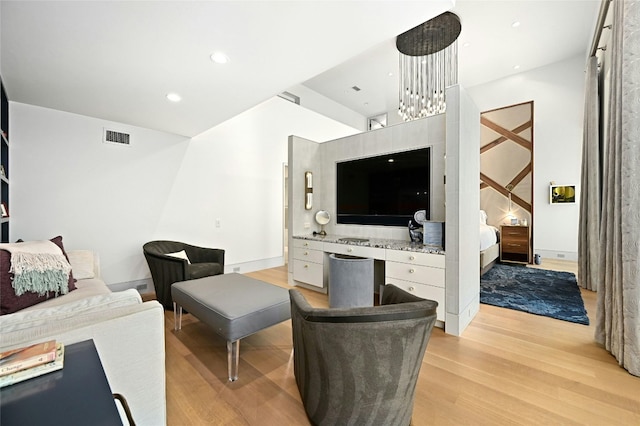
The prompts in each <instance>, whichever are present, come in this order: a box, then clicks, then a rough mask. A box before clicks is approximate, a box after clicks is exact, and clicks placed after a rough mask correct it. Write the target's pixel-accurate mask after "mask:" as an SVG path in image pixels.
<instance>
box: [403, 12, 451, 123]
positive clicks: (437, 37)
mask: <svg viewBox="0 0 640 426" xmlns="http://www.w3.org/2000/svg"><path fill="white" fill-rule="evenodd" d="M461 30H462V26H461V25H460V19H459V18H458V16H457V15H455V14H453V13H451V12H445V13H443V14H442V15H439V16H436V17H435V18H433V19H430V20H429V21H427V22H425V23H423V24H420V25H418V26H417V27H415V28H412V29H410V30H409V31H407V32H405V33H403V34H400V35H399V36H398V37H397V39H396V47H397V49H398V51H399V52H400V105H399V108H398V113H399V114H400V116H401V117H402V119H403V120H404V121H410V120H415V119H416V118H422V117H427V116H430V115H435V114H440V113H443V112H444V111H445V110H446V102H445V99H444V90H445V88H446V87H448V86H451V85H453V84H456V83H458V43H457V42H456V40H457V39H458V36H459V35H460V31H461Z"/></svg>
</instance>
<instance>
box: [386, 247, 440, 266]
mask: <svg viewBox="0 0 640 426" xmlns="http://www.w3.org/2000/svg"><path fill="white" fill-rule="evenodd" d="M387 261H392V262H402V263H408V264H411V265H422V266H431V267H433V268H442V269H444V263H445V257H444V255H442V254H432V253H420V252H413V251H405V250H387Z"/></svg>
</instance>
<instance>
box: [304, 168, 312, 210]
mask: <svg viewBox="0 0 640 426" xmlns="http://www.w3.org/2000/svg"><path fill="white" fill-rule="evenodd" d="M312 208H313V173H311V172H304V209H305V210H311V209H312Z"/></svg>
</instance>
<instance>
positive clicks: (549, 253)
mask: <svg viewBox="0 0 640 426" xmlns="http://www.w3.org/2000/svg"><path fill="white" fill-rule="evenodd" d="M533 253H534V254H539V255H540V257H541V258H542V259H543V260H544V258H547V259H558V260H571V261H574V262H577V261H578V253H577V252H575V251H560V250H538V249H536V250H534V251H533Z"/></svg>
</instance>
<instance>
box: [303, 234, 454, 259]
mask: <svg viewBox="0 0 640 426" xmlns="http://www.w3.org/2000/svg"><path fill="white" fill-rule="evenodd" d="M293 238H296V239H299V240H312V241H322V242H325V243H336V244H348V245H353V246H362V247H375V248H383V249H390V250H404V251H415V252H419V253H432V254H445V251H444V249H443V248H442V247H438V246H430V245H425V244H419V243H412V242H410V241H404V240H391V239H384V238H365V237H360V238H361V241H354V240H349V239H358V238H359V237H349V236H346V235H334V234H327V235H324V236H323V235H313V234H305V235H294V236H293Z"/></svg>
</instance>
